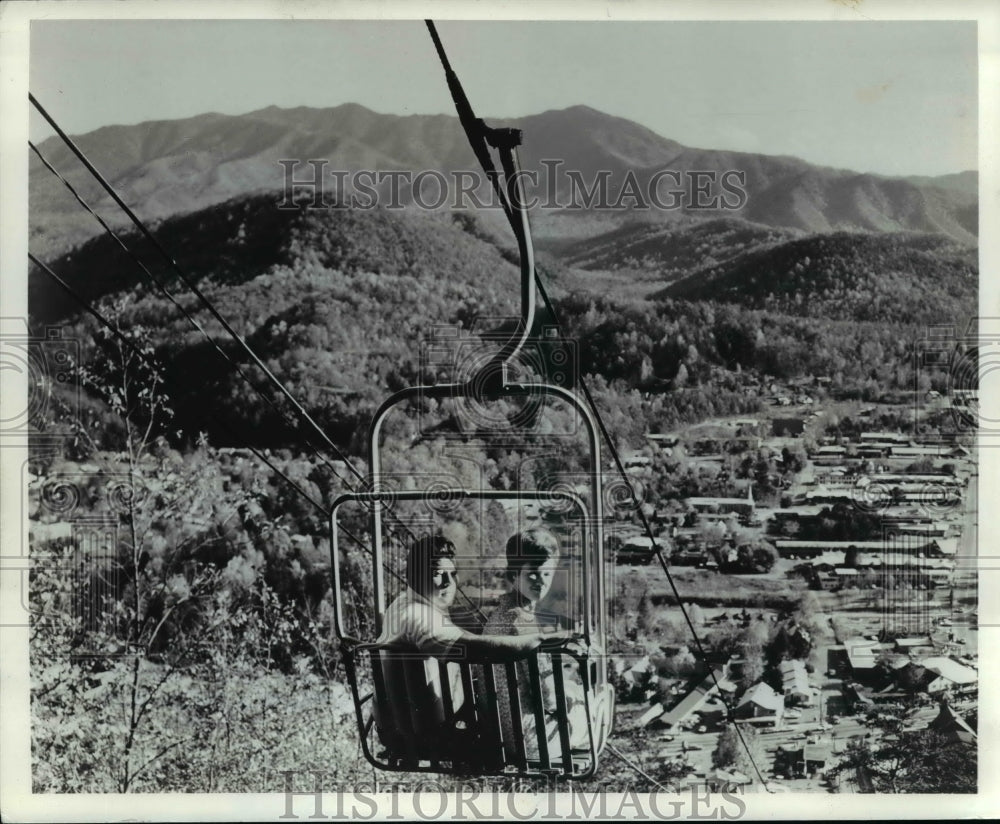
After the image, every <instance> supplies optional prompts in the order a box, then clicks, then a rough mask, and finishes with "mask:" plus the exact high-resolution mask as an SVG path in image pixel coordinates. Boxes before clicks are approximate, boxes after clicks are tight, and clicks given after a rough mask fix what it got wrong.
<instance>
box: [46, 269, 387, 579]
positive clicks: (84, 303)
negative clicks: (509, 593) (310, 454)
mask: <svg viewBox="0 0 1000 824" xmlns="http://www.w3.org/2000/svg"><path fill="white" fill-rule="evenodd" d="M28 258H29V260H31V262H32V263H34V264H35V265H36V266H37V267H38V268H39V269H41V270H42V271H43V272H45V273H46V274H47V275H48V276H49V277H50V278H52V280H54V281H55V282H56V283H57V284H58V285H59V286H60V287H62V289H63V290H64V291H65V292H67V293H68V294H69V295H70V297H72V298H73V299H74V300H75V301H76V302H77V303H79V304H80V306H81V307H82V308H83V309H84V310H85V311H86V312H87V313H88V314H90V315H91V316H92V317H94V318H95V319H96V320H97V321H98V322H99V323H100V324H101V325H102V326H104V327H105V328H107V329H108V330H109V331H110V332H111V333H112V334H113V335H114V336H115V338H116V339H117V340H118V341H119V342H121V343H122V344H124V345H125V346H126V347H127V348H128V349H129V350H130V351H131V352H132V353H133V354H135V355H137V356H138V357H139V358H140V360H142V361H143V363H145V364H146V366H148V367H149V368H150V369H152V370H154V371H155V372H157V374H159V369H158V366H157V364H156V363H154V362H153V360H152V359H151V358H150V357H149V356H148V355H146V353H145V352H143V351H142V348H141V347H140V346H139V345H138V344H137V343H136V342H135V341H133V340H131V339H130V338H129V337H128V336H127V335H125V333H124V332H122V331H121V330H120V329H119V328H118V326H117V325H116V324H114V323H112V322H111V321H110V320H109V319H108V318H106V317H105V316H104V315H103V314H101V312H100V311H99V310H98V309H96V308H95V307H94V306H93V305H92V304H91V303H90V302H89V301H88V300H87V299H86V298H84V297H83V296H82V295H80V294H79V293H78V292H77V291H76V290H75V289H73V287H72V286H70V285H69V284H68V283H67V282H66V281H65V280H64V279H63V278H62V277H60V276H59V275H58V274H57V273H56V272H55V271H54V270H53V269H52V268H51V267H49V266H48V265H46V264H45V263H43V262H42V261H41V260H39V259H38V258H37V257H35V256H34V255H33V254H32V253H31V252H28ZM163 380H164V381H165V382H167V383H171V382H172V381H170V380H169V379H168V378H166V377H163ZM206 414H207V415H208V417H210V418H211V419H212V420H213V421H214V422H216V423H220V424H224V423H225V422H224V421H222V419H221V418H219V417H218V416H217V415H215V414H214V413H212V412H207V413H206ZM247 449H249V450H250V451H251V452H253V454H254V455H256V456H257V457H258V458H260V460H261V461H263V462H264V463H265V464H267V466H269V467H270V468H271V469H272V470H273V471H274V472H275V473H276V474H277V475H278V476H279V477H280V478H281V479H282V480H284V481H285V483H287V484H288V485H289V486H291V487H292V489H294V490H295V491H296V492H297V493H298V494H299V495H301V496H302V498H303V499H304V500H305V501H307V502H308V503H309V504H311V505H312V506H314V507H316V508H317V509H319V510H320V511H321V512H322V513H323V514H325V515H326V516H327V517H329V515H330V514H331V513H330V510H329V509H328V508H327V507H326V506H324V505H323V504H322V503H320V502H319V501H317V500H316V499H315V498H313V497H312V496H311V495H310V494H309V493H308V492H306V491H305V490H304V489H302V487H301V486H299V485H298V484H297V483H296V482H295V481H294V480H292V479H291V478H290V477H289V476H288V475H287V473H285V472H283V471H282V470H281V469H279V468H278V467H277V466H276V465H275V464H274V463H273V462H272V461H271V460H270V459H269V458H268V457H267V456H266V455H265V454H264V453H263V452H261V451H260V450H259V449H257V447H255V446H253V445H252V444H247ZM341 531H342V532H343V533H344V534H345V535H346V536H347V537H348V538H349V539H350V540H352V541H353V542H354V543H355V544H356V545H357V546H358V547H359V548H360V549H362V550H364V551H365V552H367V553H368V554H369V555H371V553H372V550H371V548H369V547H368V546H366V545H365V543H364V541H362V540H361V539H360V538H359V537H358V536H357V535H355V534H354V533H353V532H352V531H351V530H349V529H347V528H346V527H344V528H342V529H341ZM386 570H387V571H388V572H389V574H390V575H393V576H395V577H396V579H397V580H399V581H400V582H402V581H403V578H402V576H400V575H399V574H398V573H397V572H395V571H394V570H392V569H390V568H389V567H386Z"/></svg>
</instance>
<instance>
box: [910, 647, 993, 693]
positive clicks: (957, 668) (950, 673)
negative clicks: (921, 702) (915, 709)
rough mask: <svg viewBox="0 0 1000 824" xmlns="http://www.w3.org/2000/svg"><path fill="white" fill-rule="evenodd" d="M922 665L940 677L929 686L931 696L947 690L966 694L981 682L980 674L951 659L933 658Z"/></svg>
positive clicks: (925, 660)
mask: <svg viewBox="0 0 1000 824" xmlns="http://www.w3.org/2000/svg"><path fill="white" fill-rule="evenodd" d="M920 663H921V665H923V666H924V667H926V668H927V669H928V670H930V671H931V672H933V673H935V674H936V675H937V676H938V677H937V678H935V679H934V680H933V681H931V682H930V683H929V684H928V685H927V692H928V693H930V694H931V695H933V694H934V693H938V692H944V691H945V690H955V691H958V692H966V691H968V690H971V689H975V687H976V684H977V683H978V681H979V673H978V672H976V671H975V670H974V669H972V668H971V667H967V666H965V665H964V664H960V663H958V661H955V660H953V659H951V658H946V657H944V656H932V657H931V658H924V659H923V660H922V661H921V662H920Z"/></svg>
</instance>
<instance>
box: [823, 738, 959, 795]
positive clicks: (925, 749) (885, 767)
mask: <svg viewBox="0 0 1000 824" xmlns="http://www.w3.org/2000/svg"><path fill="white" fill-rule="evenodd" d="M976 762H977V758H976V746H975V744H966V743H963V742H961V741H954V740H951V739H949V738H947V737H946V736H943V735H939V734H938V733H935V732H933V731H932V730H901V731H899V732H896V733H889V734H886V735H883V736H882V738H881V739H880V740H879V741H878V742H877V743H874V744H873V743H870V742H869V740H867V739H866V740H862V741H855V742H852V743H851V745H850V746H849V747H848V749H847V751H846V752H845V754H844V757H843V759H841V761H840V763H839V764H837V765H836V766H835V767H834V768H832V770H831V772H834V773H835V774H837V773H845V772H846V773H852V772H855V773H856V772H857V771H859V770H861V771H864V772H865V773H866V774H867V775H868V776H869V777H870V779H871V782H872V790H873V792H878V793H974V792H976V791H977V783H976V770H977V763H976Z"/></svg>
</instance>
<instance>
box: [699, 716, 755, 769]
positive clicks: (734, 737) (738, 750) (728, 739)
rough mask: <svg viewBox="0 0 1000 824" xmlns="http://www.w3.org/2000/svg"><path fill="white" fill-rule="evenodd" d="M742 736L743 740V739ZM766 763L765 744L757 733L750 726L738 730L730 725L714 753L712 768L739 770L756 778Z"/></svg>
mask: <svg viewBox="0 0 1000 824" xmlns="http://www.w3.org/2000/svg"><path fill="white" fill-rule="evenodd" d="M741 735H742V739H741ZM764 761H765V752H764V747H763V744H762V743H761V740H760V737H759V736H758V735H757V732H756V731H755V730H754V729H753V728H752V727H751V726H749V725H746V724H745V725H743V726H742V727H740V728H739V729H737V727H736V724H735V723H732V724H729V725H728V726H727V727H726V728H725V729H724V730H723V731H722V732H721V733H719V741H718V743H717V744H716V746H715V749H714V750H713V751H712V766H713V767H715V768H717V769H720V770H738V771H739V772H742V773H744V774H745V775H748V776H750V777H751V778H756V775H757V770H756V769H754V765H756V767H757V768H758V769H759V768H761V767H762V765H763V764H764Z"/></svg>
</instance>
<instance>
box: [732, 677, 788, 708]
mask: <svg viewBox="0 0 1000 824" xmlns="http://www.w3.org/2000/svg"><path fill="white" fill-rule="evenodd" d="M751 703H752V704H756V705H757V706H759V707H763V708H764V709H767V710H771V711H772V712H775V713H778V712H781V711H782V710H783V709H784V708H785V699H784V697H783V696H781V695H778V693H776V692H775V691H774V690H773V689H771V687H770V686H768V685H767V684H765V683H764V682H763V681H760V682H758V683H756V684H754V685H753V686H752V687H750V689H748V690H747V691H746V692H745V693H744V694H743V697H742V698H741V699H740V703H739V704H737V705H736V706H737V707H742V706H743V705H744V704H751Z"/></svg>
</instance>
